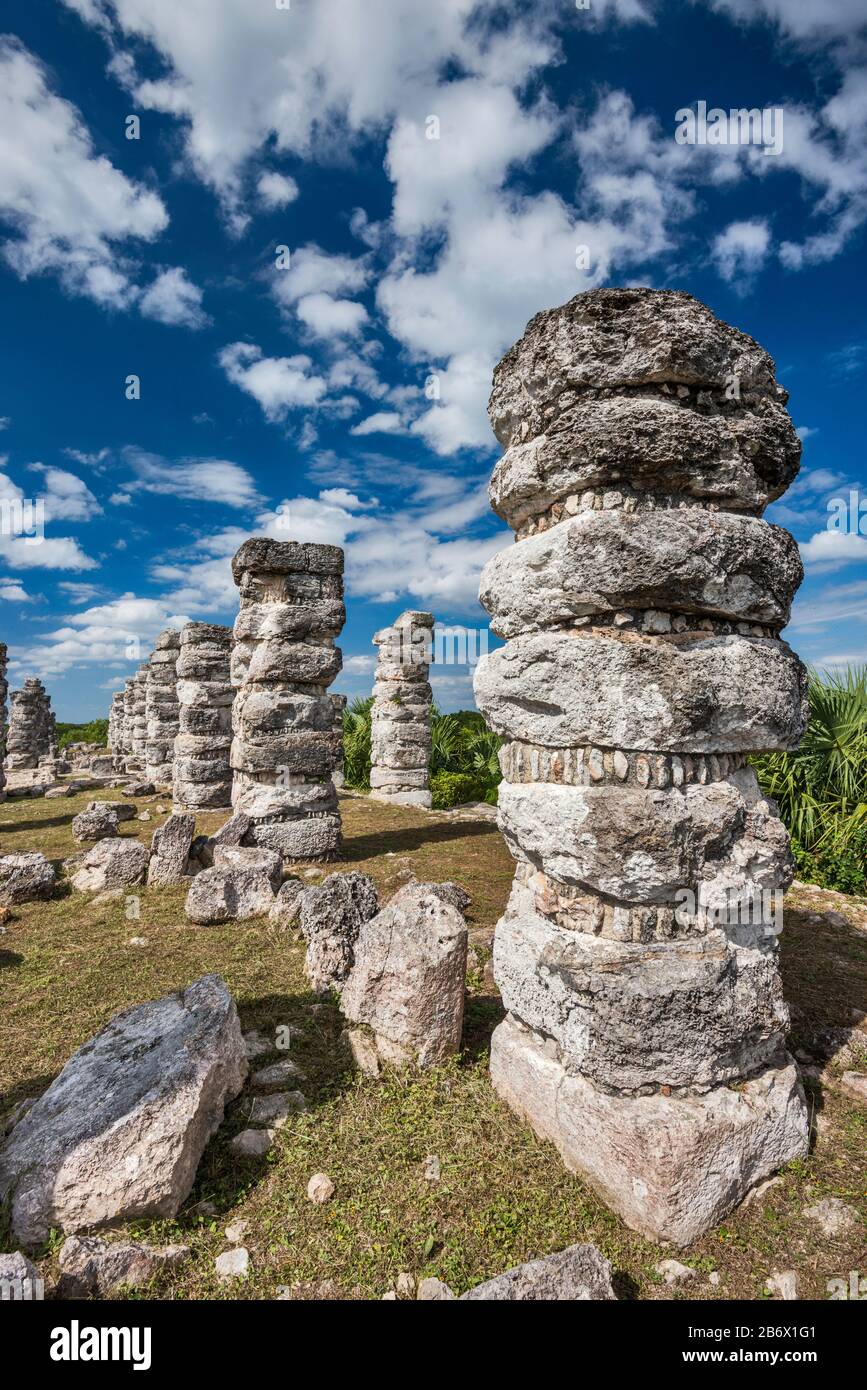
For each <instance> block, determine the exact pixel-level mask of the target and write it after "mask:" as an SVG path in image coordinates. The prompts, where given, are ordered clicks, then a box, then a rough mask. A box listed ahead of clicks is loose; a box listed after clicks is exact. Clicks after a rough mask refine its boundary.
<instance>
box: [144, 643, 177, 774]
mask: <svg viewBox="0 0 867 1390" xmlns="http://www.w3.org/2000/svg"><path fill="white" fill-rule="evenodd" d="M180 645H181V640H180V633H179V632H177V631H176V630H175V629H174V628H168V629H167V630H166V631H165V632H161V633H160V635H159V637H158V638H157V640H156V642H155V643H154V650H153V652H152V653H151V658H150V661H149V662H148V670H147V683H146V689H145V717H146V721H147V742H146V744H145V777H146V778H147V780H148V781H150V782H158V783H162V784H163V785H168V786H171V784H172V778H173V762H174V753H175V739H176V738H177V736H178V732H179V724H178V692H177V671H176V667H177V661H178V653H179V651H180Z"/></svg>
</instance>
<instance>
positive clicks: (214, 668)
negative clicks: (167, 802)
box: [173, 623, 235, 811]
mask: <svg viewBox="0 0 867 1390" xmlns="http://www.w3.org/2000/svg"><path fill="white" fill-rule="evenodd" d="M231 650H232V629H231V628H230V627H221V626H219V625H218V624H217V623H187V624H186V625H185V626H184V627H183V628H182V629H181V634H180V649H179V652H178V661H177V697H178V736H177V738H176V739H175V756H174V783H173V800H174V804H175V808H176V809H177V810H189V811H203V810H209V811H210V810H223V809H228V808H229V807H230V805H231V802H232V769H231V767H230V765H229V747H230V745H231V742H232V701H233V699H234V696H235V692H234V689H233V688H232V682H231V679H230V659H231Z"/></svg>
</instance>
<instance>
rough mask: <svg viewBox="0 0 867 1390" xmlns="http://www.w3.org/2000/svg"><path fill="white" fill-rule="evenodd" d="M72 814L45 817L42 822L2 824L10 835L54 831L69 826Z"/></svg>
mask: <svg viewBox="0 0 867 1390" xmlns="http://www.w3.org/2000/svg"><path fill="white" fill-rule="evenodd" d="M74 814H75V813H74V812H73V811H70V813H69V815H68V816H45V817H43V819H42V820H21V821H18V820H17V821H10V822H4V825H5V826H6V829H7V831H8V832H9V833H10V834H12V833H14V834H16V835H17V834H19V832H22V831H25V830H33V831H39V830H56V828H57V827H58V826H59V825H71V824H72V818H73V815H74ZM16 852H17V851H16Z"/></svg>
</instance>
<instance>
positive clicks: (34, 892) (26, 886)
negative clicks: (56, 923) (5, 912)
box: [0, 850, 57, 907]
mask: <svg viewBox="0 0 867 1390" xmlns="http://www.w3.org/2000/svg"><path fill="white" fill-rule="evenodd" d="M56 882H57V874H56V872H55V869H54V865H53V864H50V863H49V862H48V860H47V859H46V858H45V855H44V854H42V853H41V852H40V851H39V850H28V851H26V852H25V853H23V854H0V906H2V907H14V906H15V904H16V903H30V902H38V901H40V900H42V899H45V898H50V897H51V895H52V893H53V892H54V886H55V883H56Z"/></svg>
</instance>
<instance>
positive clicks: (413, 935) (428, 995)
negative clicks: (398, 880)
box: [341, 891, 467, 1067]
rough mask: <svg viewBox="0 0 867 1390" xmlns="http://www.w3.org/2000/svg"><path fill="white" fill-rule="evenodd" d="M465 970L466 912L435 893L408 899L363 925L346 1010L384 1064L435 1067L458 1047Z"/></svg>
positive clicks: (345, 994) (346, 993) (347, 988)
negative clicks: (368, 1033) (367, 1031)
mask: <svg viewBox="0 0 867 1390" xmlns="http://www.w3.org/2000/svg"><path fill="white" fill-rule="evenodd" d="M466 969H467V928H466V925H465V924H464V920H463V918H462V916H461V914H460V913H459V912H458V911H457V909H456V908H454V907H452V906H451V904H449V903H445V902H443V901H442V900H441V899H440V898H438V897H436V896H435V895H434V894H433V893H425V892H423V891H422V892H418V893H415V894H407V896H405V897H404V899H403V900H402V901H401V902H399V903H396V902H395V901H394V900H392V902H390V903H389V904H388V906H387V907H386V908H384V909H383V911H382V912H380V913H378V914H377V915H376V916H375V917H372V918H370V920H369V921H366V922H363V923H362V924H361V926H360V928H359V931H358V937H357V940H356V942H355V963H354V965H353V967H352V970H351V971H350V973H349V977H348V979H347V981H346V984H345V985H344V987H343V992H342V995H341V1008H342V1010H343V1012H344V1014H345V1015H346V1017H347V1018H348V1019H350V1020H351V1021H352V1022H353V1023H358V1024H364V1025H366V1026H367V1027H368V1028H369V1029H370V1030H371V1032H372V1033H373V1035H374V1037H375V1039H376V1043H377V1047H378V1050H379V1052H380V1054H381V1055H382V1056H383V1057H384V1058H385V1059H386V1060H388V1061H394V1062H396V1063H401V1062H416V1063H417V1064H418V1065H419V1066H422V1067H424V1066H432V1065H434V1064H435V1063H437V1062H441V1061H443V1060H444V1059H445V1058H446V1057H448V1056H450V1055H452V1054H453V1053H455V1052H457V1051H458V1050H459V1048H460V1044H461V1032H462V1028H463V1017H464V981H465V976H466Z"/></svg>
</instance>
